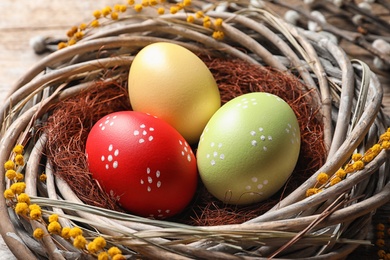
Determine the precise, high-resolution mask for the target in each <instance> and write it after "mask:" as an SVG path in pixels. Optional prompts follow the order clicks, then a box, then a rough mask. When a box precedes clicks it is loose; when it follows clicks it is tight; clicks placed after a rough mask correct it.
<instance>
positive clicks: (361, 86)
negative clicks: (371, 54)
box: [0, 9, 390, 259]
mask: <svg viewBox="0 0 390 260" xmlns="http://www.w3.org/2000/svg"><path fill="white" fill-rule="evenodd" d="M208 15H209V16H210V17H212V18H216V17H221V18H223V19H224V20H225V23H224V25H223V27H222V28H223V31H224V33H225V40H223V41H217V40H214V39H213V38H211V37H210V36H209V34H210V31H209V30H207V29H205V28H202V27H201V26H197V25H196V24H195V25H194V24H191V25H189V24H188V23H186V22H185V19H186V15H185V14H176V15H164V16H160V17H159V18H153V17H152V18H151V17H146V16H145V17H144V16H140V17H137V19H138V22H132V21H133V20H132V19H131V18H129V19H128V20H127V19H123V20H122V21H118V23H117V26H116V27H107V28H106V29H104V28H103V29H102V30H100V31H99V32H98V33H95V34H91V35H87V36H86V37H85V38H84V39H83V40H81V41H80V42H78V43H77V44H76V45H74V46H71V47H67V48H65V49H62V50H59V51H56V52H54V53H52V54H51V55H49V56H47V57H45V58H43V59H42V60H41V61H40V62H38V63H37V64H36V65H35V66H34V67H32V68H31V69H30V70H29V71H27V72H26V73H25V75H24V76H23V77H22V78H21V79H20V80H19V81H18V82H17V83H16V84H15V85H14V87H13V90H12V93H11V94H10V96H9V98H8V99H7V101H6V102H5V104H4V106H3V107H2V109H1V115H2V120H1V121H2V127H1V129H2V140H1V148H2V152H1V153H0V160H1V161H4V162H5V161H7V160H8V159H9V158H10V156H11V151H12V149H13V147H14V146H15V144H18V143H22V144H24V145H26V147H25V150H26V154H25V156H26V159H27V160H28V163H27V166H26V167H25V182H26V185H27V188H26V192H27V193H28V194H29V195H30V196H31V199H32V201H34V203H38V204H39V205H41V206H42V207H45V208H46V211H47V214H50V213H51V212H55V213H57V214H59V215H60V216H61V221H62V222H61V223H62V224H63V225H74V224H75V223H84V226H85V228H86V230H85V231H86V232H87V233H88V234H89V235H90V236H94V235H96V234H97V233H100V234H103V235H104V236H107V237H111V240H110V241H117V242H118V245H120V246H121V248H122V249H123V253H124V254H127V255H129V257H131V256H134V257H144V258H164V259H165V258H169V259H189V258H196V259H203V258H206V259H262V258H266V257H268V256H272V257H274V258H279V259H283V258H299V259H303V258H310V259H338V258H343V257H344V256H346V255H348V254H349V253H350V252H352V251H353V250H354V249H355V248H356V247H357V246H358V245H359V244H360V243H364V241H362V239H364V238H365V235H366V232H367V230H366V229H359V230H360V231H355V230H356V227H355V225H361V224H362V223H364V225H366V226H367V225H368V223H369V219H370V217H371V214H372V212H373V211H375V209H377V208H378V207H380V206H381V205H383V204H385V203H387V202H388V200H389V198H390V186H389V184H388V172H389V171H388V167H389V166H388V165H389V155H388V152H387V151H385V150H383V151H382V152H381V153H380V154H379V155H378V156H376V157H375V158H374V159H373V160H372V161H371V162H370V163H368V164H367V165H365V167H364V168H363V169H362V170H359V171H357V172H355V173H354V174H353V175H351V176H348V177H347V178H346V179H345V180H343V181H342V182H340V183H339V184H337V185H334V186H332V187H329V188H326V189H325V190H324V191H322V192H320V193H318V194H316V195H314V196H310V197H306V195H305V193H306V190H307V189H309V188H310V187H313V185H314V184H315V183H316V181H317V180H316V176H317V174H318V173H319V172H327V173H334V172H335V171H336V170H337V169H339V168H340V167H341V166H343V165H344V164H345V163H346V162H348V160H349V158H350V156H351V155H352V153H354V152H355V151H364V150H366V149H368V148H369V147H370V146H371V145H372V144H374V143H376V142H377V141H378V138H379V135H380V133H382V132H384V131H386V129H387V126H388V119H387V117H385V116H384V115H383V114H382V111H381V99H382V95H383V93H382V89H381V86H380V84H379V82H378V80H377V78H376V76H375V74H370V73H369V72H368V69H367V68H366V67H364V66H362V65H361V64H360V63H359V62H354V61H351V60H349V59H348V58H347V56H346V55H345V52H344V51H343V50H342V49H341V48H340V47H339V46H337V45H336V44H334V43H332V42H331V41H330V40H329V39H327V38H326V37H324V36H323V35H320V34H317V33H313V32H307V31H305V30H302V29H299V28H297V27H294V26H291V25H289V24H286V23H285V22H283V21H282V20H281V19H279V18H276V17H275V16H273V15H271V14H270V13H268V12H266V11H264V10H259V9H257V10H253V9H252V10H247V9H241V10H240V11H239V12H238V13H230V12H222V13H219V12H218V13H217V12H209V13H208ZM140 32H142V33H140ZM158 41H170V42H175V43H177V44H181V45H183V46H185V47H187V48H188V49H190V50H193V51H195V52H197V53H202V54H205V55H209V56H225V57H231V58H239V59H242V60H244V61H247V62H249V63H255V64H260V65H263V66H271V67H273V68H276V69H279V70H282V71H284V72H285V73H288V74H291V75H294V76H296V77H299V78H300V79H301V81H302V82H303V83H304V86H305V89H302V91H304V92H310V91H311V92H313V100H314V101H313V104H312V105H313V108H315V109H317V108H321V113H322V115H323V118H322V120H323V124H324V129H325V130H324V138H325V143H326V145H327V148H328V157H327V161H326V163H325V164H324V165H323V166H322V167H321V168H320V169H319V170H318V171H317V172H316V173H315V174H314V175H313V176H312V177H310V178H309V179H308V180H307V181H305V182H304V183H302V185H301V186H300V187H299V188H297V189H296V190H295V191H294V192H292V193H291V194H290V195H289V196H287V197H286V198H285V199H283V200H282V201H280V202H279V203H278V204H277V205H275V206H274V207H273V208H272V209H271V210H269V211H268V212H266V213H265V214H263V215H261V216H258V217H256V218H254V219H252V220H250V221H248V222H246V223H242V224H237V225H222V226H211V227H206V226H201V227H193V226H188V225H184V224H179V223H172V222H167V221H157V220H149V219H145V218H141V217H137V216H132V215H129V214H126V213H121V212H113V211H110V210H106V209H102V208H97V207H93V206H89V205H85V204H83V203H82V202H81V200H80V199H79V198H78V197H77V195H76V194H75V193H74V191H72V190H71V188H70V187H69V186H68V185H67V184H66V183H65V182H64V181H63V180H62V179H61V178H59V177H58V176H56V174H55V172H54V169H53V166H52V162H51V161H50V160H44V159H43V158H45V150H44V147H45V144H46V141H47V140H46V136H45V134H44V133H40V132H39V131H38V132H37V130H38V129H39V127H40V126H41V125H43V124H45V121H46V120H47V117H48V116H49V114H50V112H51V110H52V109H53V106H54V105H55V104H56V103H58V102H60V101H61V100H64V99H66V98H68V97H72V96H77V95H78V94H79V93H80V92H81V91H82V90H87V89H91V88H94V82H95V81H97V80H101V77H102V75H103V74H104V72H105V71H107V70H112V71H115V72H116V74H114V75H111V78H105V79H104V80H105V81H107V82H110V81H115V80H117V79H120V80H121V81H126V78H127V73H126V71H127V69H128V67H129V66H130V64H131V62H132V59H133V55H134V54H136V53H137V51H138V50H139V49H141V48H142V47H143V46H145V45H147V44H150V43H152V42H158ZM265 46H272V48H266V47H265ZM121 53H122V54H121ZM111 74H112V73H111ZM365 79H368V80H365ZM359 96H360V97H361V98H359ZM356 107H358V108H359V109H360V110H359V109H355V108H356ZM351 111H352V112H351ZM353 111H356V112H353ZM359 111H360V112H359ZM42 169H44V170H45V171H46V173H47V176H48V179H47V182H46V185H43V184H41V183H40V182H37V178H38V174H39V172H40V171H42ZM0 174H2V176H4V175H5V171H4V169H0ZM8 186H9V183H8V182H7V181H6V180H5V178H2V180H1V182H0V188H1V190H3V191H4V190H5V189H6V188H7V187H8ZM0 207H1V208H3V209H5V208H7V204H6V201H5V200H4V199H1V200H0ZM10 212H11V213H10ZM0 218H1V219H2V221H1V222H0V230H1V234H2V236H3V237H4V240H5V241H6V243H7V244H8V246H9V247H10V249H11V250H12V252H13V253H14V254H15V256H16V257H17V258H19V259H35V258H37V257H39V258H51V259H71V258H77V257H80V256H84V257H86V255H85V254H83V253H82V252H81V251H79V250H76V249H74V248H72V247H71V246H70V245H69V244H68V242H67V241H65V240H63V239H61V238H60V237H56V236H46V237H45V238H44V239H43V241H42V245H43V250H40V251H39V250H38V251H37V250H35V249H36V246H37V244H34V242H31V241H29V239H28V238H26V237H28V234H29V233H30V234H31V231H32V230H33V229H34V228H36V227H38V226H39V225H40V224H38V223H35V222H34V221H31V223H30V222H28V221H25V220H23V219H22V218H19V217H18V216H16V215H15V214H14V213H12V211H7V210H1V211H0ZM19 222H23V225H17V224H15V223H19ZM29 223H30V224H29ZM26 234H27V235H26ZM119 238H120V239H119ZM115 239H117V240H115ZM32 241H33V240H32ZM26 246H27V247H26ZM33 252H36V253H33Z"/></svg>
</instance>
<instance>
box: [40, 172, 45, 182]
mask: <svg viewBox="0 0 390 260" xmlns="http://www.w3.org/2000/svg"><path fill="white" fill-rule="evenodd" d="M46 179H47V176H46V174H44V173H42V174H41V175H39V180H40V181H41V182H45V181H46Z"/></svg>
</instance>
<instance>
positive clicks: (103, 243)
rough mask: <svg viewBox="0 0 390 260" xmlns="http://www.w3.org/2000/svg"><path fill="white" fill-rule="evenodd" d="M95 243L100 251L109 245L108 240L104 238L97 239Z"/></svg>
mask: <svg viewBox="0 0 390 260" xmlns="http://www.w3.org/2000/svg"><path fill="white" fill-rule="evenodd" d="M93 242H94V243H95V244H96V247H97V248H98V249H99V250H102V249H103V248H105V247H106V245H107V242H106V240H105V239H104V237H96V238H95V239H94V240H93Z"/></svg>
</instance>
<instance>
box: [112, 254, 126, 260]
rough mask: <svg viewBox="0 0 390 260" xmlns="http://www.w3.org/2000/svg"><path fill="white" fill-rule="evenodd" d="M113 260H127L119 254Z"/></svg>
mask: <svg viewBox="0 0 390 260" xmlns="http://www.w3.org/2000/svg"><path fill="white" fill-rule="evenodd" d="M112 260H126V257H125V256H124V255H122V254H117V255H114V256H113V257H112Z"/></svg>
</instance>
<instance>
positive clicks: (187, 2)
mask: <svg viewBox="0 0 390 260" xmlns="http://www.w3.org/2000/svg"><path fill="white" fill-rule="evenodd" d="M183 5H184V6H190V5H191V0H183Z"/></svg>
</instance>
